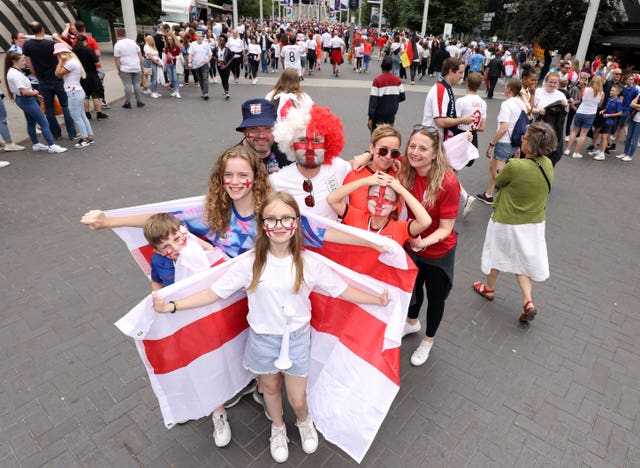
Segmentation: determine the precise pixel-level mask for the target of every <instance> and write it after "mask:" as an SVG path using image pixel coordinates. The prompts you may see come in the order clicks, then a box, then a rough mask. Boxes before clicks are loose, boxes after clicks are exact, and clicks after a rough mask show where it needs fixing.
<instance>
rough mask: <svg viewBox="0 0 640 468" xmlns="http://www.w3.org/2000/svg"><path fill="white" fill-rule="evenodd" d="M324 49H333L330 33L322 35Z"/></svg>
mask: <svg viewBox="0 0 640 468" xmlns="http://www.w3.org/2000/svg"><path fill="white" fill-rule="evenodd" d="M322 47H331V34H329V33H328V32H324V33H322Z"/></svg>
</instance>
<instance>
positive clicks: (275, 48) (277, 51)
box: [271, 42, 280, 57]
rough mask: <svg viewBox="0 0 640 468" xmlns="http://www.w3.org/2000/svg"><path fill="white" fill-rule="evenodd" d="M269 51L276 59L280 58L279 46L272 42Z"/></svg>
mask: <svg viewBox="0 0 640 468" xmlns="http://www.w3.org/2000/svg"><path fill="white" fill-rule="evenodd" d="M271 50H272V51H273V54H274V55H275V56H276V57H278V56H280V44H278V43H277V42H274V43H273V44H271Z"/></svg>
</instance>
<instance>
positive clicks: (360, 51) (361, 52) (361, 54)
mask: <svg viewBox="0 0 640 468" xmlns="http://www.w3.org/2000/svg"><path fill="white" fill-rule="evenodd" d="M353 50H354V51H355V55H356V57H358V58H360V57H364V46H363V45H362V44H360V45H359V46H356V48H355V49H353Z"/></svg>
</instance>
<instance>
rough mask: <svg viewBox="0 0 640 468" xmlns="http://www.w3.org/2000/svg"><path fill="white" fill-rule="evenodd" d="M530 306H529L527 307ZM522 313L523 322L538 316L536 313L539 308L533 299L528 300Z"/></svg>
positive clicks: (521, 319)
mask: <svg viewBox="0 0 640 468" xmlns="http://www.w3.org/2000/svg"><path fill="white" fill-rule="evenodd" d="M528 306H530V307H529V308H527V307H528ZM522 309H523V310H522V314H521V315H520V321H521V322H523V323H526V322H530V321H531V320H533V319H534V318H536V314H537V313H538V309H536V306H535V304H534V303H533V301H527V302H526V303H525V305H524V307H523V308H522Z"/></svg>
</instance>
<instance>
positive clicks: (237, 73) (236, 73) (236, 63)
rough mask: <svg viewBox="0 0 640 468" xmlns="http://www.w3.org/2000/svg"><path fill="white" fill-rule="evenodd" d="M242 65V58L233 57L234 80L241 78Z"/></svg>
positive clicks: (232, 70)
mask: <svg viewBox="0 0 640 468" xmlns="http://www.w3.org/2000/svg"><path fill="white" fill-rule="evenodd" d="M241 64H242V56H240V57H233V60H232V61H231V73H233V78H234V79H236V80H237V79H238V78H240V65H241Z"/></svg>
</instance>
